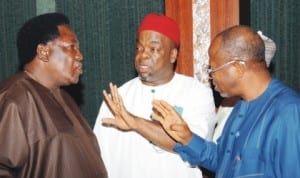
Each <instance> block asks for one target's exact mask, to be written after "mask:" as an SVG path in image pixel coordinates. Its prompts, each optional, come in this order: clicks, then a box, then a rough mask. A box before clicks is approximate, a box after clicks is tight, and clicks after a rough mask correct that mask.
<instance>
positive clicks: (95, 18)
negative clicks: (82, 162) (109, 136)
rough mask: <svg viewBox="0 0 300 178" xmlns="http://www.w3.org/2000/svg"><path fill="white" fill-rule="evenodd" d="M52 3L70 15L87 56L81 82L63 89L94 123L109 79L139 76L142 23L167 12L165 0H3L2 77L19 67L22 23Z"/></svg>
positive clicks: (117, 80) (0, 5)
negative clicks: (137, 58) (17, 42)
mask: <svg viewBox="0 0 300 178" xmlns="http://www.w3.org/2000/svg"><path fill="white" fill-rule="evenodd" d="M37 1H38V3H37ZM47 3H48V4H47ZM53 3H55V5H56V8H55V10H54V11H57V12H63V13H65V14H66V15H67V16H68V17H69V18H70V21H71V26H72V27H73V29H74V30H75V32H76V34H77V36H78V39H79V41H80V47H81V50H82V53H83V55H84V60H83V65H84V74H83V75H82V77H81V80H80V83H79V84H77V85H73V86H69V87H66V88H65V89H66V90H67V91H68V92H69V93H70V94H71V95H72V96H73V97H74V98H75V100H76V102H77V103H78V104H79V106H80V108H81V110H82V113H83V114H84V116H85V117H86V119H87V120H88V122H89V124H90V125H91V127H93V125H94V122H95V119H96V117H97V114H98V109H99V107H100V104H101V102H102V99H103V98H102V90H103V89H107V88H108V83H109V82H110V81H111V82H114V83H116V84H117V85H118V86H119V85H121V84H123V83H124V82H126V81H127V80H129V79H131V78H133V77H135V76H136V73H135V70H134V66H133V64H134V63H133V61H134V53H135V40H136V36H135V35H136V30H137V27H138V24H139V22H140V20H141V19H142V18H143V17H144V15H145V14H147V13H149V12H156V13H164V0H155V1H149V0H109V1H108V0H87V1H82V0H47V1H41V0H26V1H24V0H1V1H0V8H1V9H0V14H1V20H0V35H1V38H0V45H1V48H0V59H1V66H0V80H2V79H4V78H6V77H8V76H10V75H12V74H13V73H15V72H16V71H17V70H18V60H17V54H16V45H15V36H16V33H17V30H18V28H19V27H20V26H21V25H22V24H23V23H24V22H25V20H27V19H29V18H30V17H32V16H35V15H36V14H37V12H41V11H45V10H44V9H46V10H47V7H50V6H51V4H53ZM37 4H38V6H37ZM41 5H42V6H41Z"/></svg>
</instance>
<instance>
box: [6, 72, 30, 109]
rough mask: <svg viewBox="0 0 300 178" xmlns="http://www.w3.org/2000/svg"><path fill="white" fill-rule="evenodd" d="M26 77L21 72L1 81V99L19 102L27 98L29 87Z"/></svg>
mask: <svg viewBox="0 0 300 178" xmlns="http://www.w3.org/2000/svg"><path fill="white" fill-rule="evenodd" d="M25 83H26V77H25V75H24V74H22V73H19V74H16V75H13V76H11V77H9V78H7V79H5V80H3V81H2V82H1V83H0V97H1V100H11V101H15V102H16V103H19V102H21V101H23V100H24V99H25V98H26V93H28V87H26V84H25Z"/></svg>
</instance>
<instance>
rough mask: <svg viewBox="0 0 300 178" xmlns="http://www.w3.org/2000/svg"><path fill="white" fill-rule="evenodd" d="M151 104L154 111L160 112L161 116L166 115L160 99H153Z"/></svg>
mask: <svg viewBox="0 0 300 178" xmlns="http://www.w3.org/2000/svg"><path fill="white" fill-rule="evenodd" d="M152 106H153V109H154V110H155V111H156V112H158V113H160V115H161V116H163V117H165V116H166V115H167V113H166V109H165V108H164V107H163V106H162V105H161V101H160V100H153V101H152Z"/></svg>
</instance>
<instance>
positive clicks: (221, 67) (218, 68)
mask: <svg viewBox="0 0 300 178" xmlns="http://www.w3.org/2000/svg"><path fill="white" fill-rule="evenodd" d="M235 62H240V63H242V64H246V61H244V60H241V59H234V60H230V61H228V62H226V63H225V64H222V65H220V66H219V67H217V68H215V69H212V68H211V66H210V65H209V66H208V67H207V73H208V76H209V78H210V79H211V78H212V74H213V73H215V72H217V71H219V70H221V69H223V68H225V67H227V66H229V65H230V64H233V63H235Z"/></svg>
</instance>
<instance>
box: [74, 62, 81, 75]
mask: <svg viewBox="0 0 300 178" xmlns="http://www.w3.org/2000/svg"><path fill="white" fill-rule="evenodd" d="M75 72H76V73H77V74H79V75H80V74H82V73H83V70H82V64H81V63H78V64H77V66H76V68H75Z"/></svg>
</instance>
